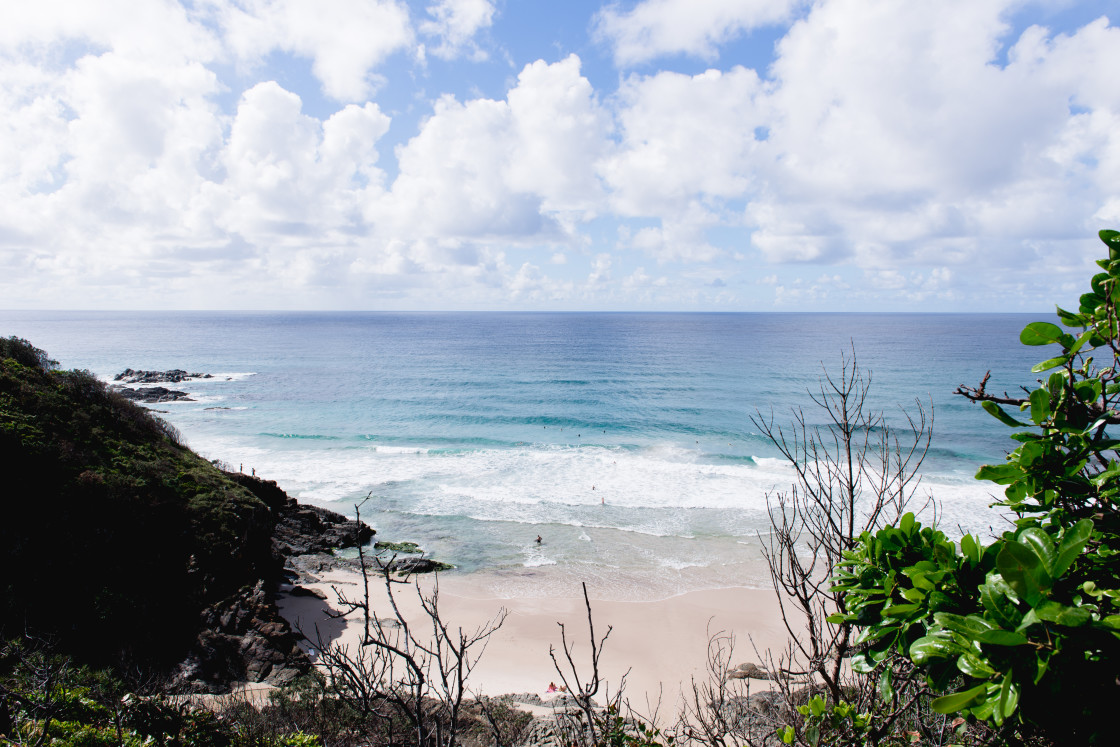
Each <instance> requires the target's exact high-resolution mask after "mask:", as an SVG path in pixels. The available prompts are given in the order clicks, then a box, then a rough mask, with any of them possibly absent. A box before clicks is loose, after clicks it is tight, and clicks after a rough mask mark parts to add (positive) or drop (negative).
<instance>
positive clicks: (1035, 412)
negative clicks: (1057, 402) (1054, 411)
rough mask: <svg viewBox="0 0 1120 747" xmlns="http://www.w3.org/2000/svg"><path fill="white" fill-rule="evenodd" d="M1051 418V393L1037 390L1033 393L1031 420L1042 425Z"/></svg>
mask: <svg viewBox="0 0 1120 747" xmlns="http://www.w3.org/2000/svg"><path fill="white" fill-rule="evenodd" d="M1048 417H1050V392H1048V391H1046V390H1045V389H1035V390H1034V391H1033V392H1031V420H1033V421H1034V422H1035V424H1036V425H1037V424H1040V423H1042V422H1044V421H1045V420H1046V419H1047V418H1048Z"/></svg>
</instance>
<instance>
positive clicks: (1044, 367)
mask: <svg viewBox="0 0 1120 747" xmlns="http://www.w3.org/2000/svg"><path fill="white" fill-rule="evenodd" d="M1068 362H1069V356H1068V355H1059V356H1058V357H1056V358H1047V359H1046V360H1044V361H1042V363H1036V364H1034V365H1033V366H1031V372H1032V373H1041V372H1042V371H1049V370H1050V369H1051V368H1057V367H1058V366H1064V365H1065V364H1066V363H1068Z"/></svg>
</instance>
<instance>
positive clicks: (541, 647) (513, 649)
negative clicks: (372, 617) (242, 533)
mask: <svg viewBox="0 0 1120 747" xmlns="http://www.w3.org/2000/svg"><path fill="white" fill-rule="evenodd" d="M417 578H418V577H416V576H414V577H413V580H415V579H417ZM434 580H435V579H432V578H431V577H426V578H425V577H420V578H419V582H420V585H421V586H420V588H421V589H425V590H429V589H430V588H431V585H432V583H433V581H434ZM438 583H439V609H440V612H441V617H442V618H443V619H444V621H445V622H447V623H449V624H450V627H451V628H452V630H454V629H456V628H462V629H463V631H464V632H466V633H468V634H469V633H470V632H471V631H474V630H476V629H477V628H478V627H479V626H481V625H484V624H485V623H486V622H487V621H488V620H490V619H492V618H493V617H494V616H495V615H497V614H498V613H499V610H500V609H502V608H504V609H506V610H507V613H508V614H507V616H506V619H505V621H504V623H503V625H502V626H501V628H499V629H498V630H497V631H496V632H495V633H494V634H493V635H492V636H491V638H490V639H489V641H488V642H487V644H486V649H485V651H484V653H483V655H482V656H481V658H480V660H479V661H478V663H477V665H476V667H475V668H474V670H473V671H472V672H471V674H470V678H469V680H468V683H467V687H468V689H469V690H470V691H471V693H472V694H474V695H487V696H498V695H515V696H526V695H537V696H539V697H540V698H541V699H543V700H544V701H545V702H546V703H547V701H548V700H549V699H550V698H552V697H554V696H553V695H551V694H549V693H548V692H547V690H548V687H549V685H550V683H555V684H557V685H560V684H561V679H560V676H559V674H557V671H556V669H555V667H554V665H553V662H552V659H551V658H550V656H549V647H550V646H552V647H554V648H555V650H556V653H557V658H558V660H559V661H560V662H561V663H562V664H564V663H566V662H564V657H563V652H562V650H561V631H560V627H559V625H558V623H563V624H564V626H565V634H566V636H567V640H568V641H569V643H572V644H573V656H574V658H575V661H576V662H577V665H578V667H579V670H580V672H579V674H580V677H581V678H584V679H586V678H587V677H588V676H589V675H590V672H591V665H590V642H589V635H588V628H587V610H586V606H585V603H584V600H583V598H582V597H572V596H565V597H513V598H497V597H493V596H485V595H480V585H479V584H478V583H477V581H475V582H474V583H472V579H471V578H470V577H469V576H466V577H460V578H455V577H454V576H450V577H442V574H441V577H440V578H439V579H438ZM360 584H361V575H360V574H359V573H357V572H354V571H351V570H347V569H335V570H332V571H330V572H327V573H324V574H323V575H322V577H321V578H320V580H319V581H318V582H315V583H306V584H301V585H302V586H303V587H304V588H308V589H313V590H315V591H318V592H320V593H323V594H325V595H326V596H327V599H326V600H322V599H319V598H318V597H315V596H302V595H300V596H296V595H292V594H289V593H285V592H280V593H278V594H277V598H276V604H277V607H278V608H279V610H280V613H281V615H282V616H283V617H285V618H286V619H287V620H288V621H289V622H290V623H291V624H292V626H293V628H295V627H297V626H302V627H303V628H304V630H305V631H308V628H309V627H311V626H313V625H314V624H315V623H316V622H318V624H319V627H318V630H319V631H320V633H322V634H323V636H324V642H331V643H337V644H341V645H345V646H350V647H351V650H355V649H356V648H357V643H358V641H359V635H360V629H361V624H360V618H359V616H358V614H357V613H355V615H354V616H353V617H354V619H353V620H347V621H342V620H337V619H336V620H329V619H327V618H326V616H325V614H324V608H326V607H329V608H331V609H337V608H338V605H337V602H336V594H335V592H334V589H333V588H332V586H333V587H337V588H338V589H340V590H342V591H344V592H345V593H347V594H351V595H354V594H357V593H359V592H360V589H361V586H360ZM397 588H398V591H397V599H398V603H399V604H400V606H401V610H402V612H403V613H404V615H405V617H406V619H408V620H409V622H410V623H411V622H412V621H413V620H414V619H418V618H419V617H420V616H421V613H420V610H419V606H418V604H417V602H416V594H415V587H413V586H412V585H410V586H409V587H407V588H405V587H397ZM384 594H385V592H384V587H383V586H382V585H381V584H380V583H378V582H376V581H374V582H373V583H371V590H370V595H371V602H372V603H373V605H374V608H375V609H377V610H379V611H380V612H381V614H382V615H385V614H388V612H387V603H386V602H385V601H384ZM590 605H591V612H592V616H593V620H594V625H595V634H596V638H597V639H598V638H601V637H602V636H603V635H604V634H605V633H607V631H608V628H610V634H609V637H608V639H607V641H606V644H605V646H604V648H603V653H602V658H601V659H600V678H601V680H602V683H603V684H602V687H601V688H600V690H599V694H598V695H597V696H596V701H597V702H599V703H600V704H602V703H604V702H605V696H607V695H612V696H613V695H614V693H615V692H616V691H617V689H618V687H619V683H620V682H621V681H622V678H623V677H624V676H625V690H624V697H625V698H626V699H627V700H629V701H630V704H631V705H632V706H633V707H634V708H635V709H636V710H638V711H639V712H646V713H652V712H653V711H654V710H656V705H657V703H658V702H660V704H661V710H662V711H663V712H664V710H665V709H669V710H670V711H672V712H675V711H676V710H678V709H679V708H680V706H681V704H682V703H683V702H684V699H685V696H686V695H691V686H692V681H693V680H695V681H696V682H697V683H701V682H704V681H706V680H707V679H708V672H707V671H706V666H707V661H708V643H709V638H710V636H711V635H715V634H719V633H725V634H731V635H733V636H734V637H735V649H734V654H733V655H732V657H731V661H730V662H729V665H730V666H731V667H734V666H736V665H738V664H740V663H743V662H758V663H760V664H762V663H764V662H762V661H760V660H761V659H762V657H763V656H764V655H765V651H766V650H767V649H771V650H774V651H778V650H780V649H781V648H783V647H784V645H785V641H786V637H787V634H786V631H785V628H784V626H783V625H782V621H781V615H780V612H779V610H778V602H777V597H776V596H775V594H774V592H773V591H770V590H763V589H751V588H746V587H733V588H725V589H704V590H698V591H689V592H685V593H683V594H679V595H676V596H672V597H668V598H666V599H660V600H655V601H611V600H596V599H594V598H593V595H592V599H591V602H590ZM308 632H309V633H310V631H308ZM312 635H313V634H312ZM301 646H303V647H304V648H305V649H307V648H309V646H308V644H307V643H306V642H304V643H301ZM756 647H757V650H758V653H756V650H755V648H756ZM759 684H762V685H764V683H759ZM763 689H765V687H763ZM526 699H527V700H532V698H531V697H528V698H526ZM515 701H516V698H515Z"/></svg>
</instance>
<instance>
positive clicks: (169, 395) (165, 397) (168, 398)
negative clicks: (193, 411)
mask: <svg viewBox="0 0 1120 747" xmlns="http://www.w3.org/2000/svg"><path fill="white" fill-rule="evenodd" d="M112 389H113V391H114V392H116V393H118V394H119V395H121V396H122V397H124V398H125V399H130V400H132V401H134V402H152V403H155V402H194V400H193V399H191V397H190V395H189V394H188V393H186V392H177V391H174V390H172V389H168V388H167V387H162V386H147V387H141V388H139V389H133V388H131V387H127V386H114V387H112Z"/></svg>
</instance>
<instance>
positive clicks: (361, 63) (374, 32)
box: [215, 0, 415, 101]
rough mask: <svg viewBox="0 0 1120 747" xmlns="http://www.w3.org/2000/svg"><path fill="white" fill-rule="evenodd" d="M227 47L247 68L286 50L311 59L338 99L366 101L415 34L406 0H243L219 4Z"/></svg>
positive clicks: (326, 87) (325, 87) (325, 86)
mask: <svg viewBox="0 0 1120 747" xmlns="http://www.w3.org/2000/svg"><path fill="white" fill-rule="evenodd" d="M215 8H216V14H217V16H218V19H219V23H220V24H221V27H222V30H223V33H224V40H225V43H226V44H227V45H228V46H229V48H230V49H231V50H232V51H233V53H234V54H235V55H236V57H237V58H238V59H240V60H241V61H242V63H243V64H247V65H256V64H259V63H260V62H261V61H262V60H263V59H264V58H265V57H266V56H267V55H268V54H269V53H270V52H272V51H274V50H281V51H286V52H291V53H293V54H297V55H300V56H302V57H307V58H310V59H311V69H312V72H313V73H314V74H315V77H316V78H318V79H319V81H320V82H321V83H322V85H323V91H324V92H325V93H326V94H327V95H328V96H330V97H331V98H333V99H336V100H338V101H364V100H365V99H366V98H367V97H368V96H370V95H371V93H372V92H373V90H374V89H375V88H376V85H377V83H378V80H377V78H376V77H375V74H374V73H373V72H372V71H373V69H374V68H375V67H377V66H378V65H379V64H380V63H382V62H384V61H385V59H386V58H387V57H389V56H390V55H392V54H393V53H395V52H400V51H402V50H407V49H410V48H411V47H412V45H413V43H414V36H415V33H414V31H413V28H412V24H411V21H410V19H409V14H408V7H407V6H406V5H405V4H404V3H403V2H400V0H316V2H302V1H301V0H238V2H235V3H229V4H225V3H222V4H218V3H215Z"/></svg>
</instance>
